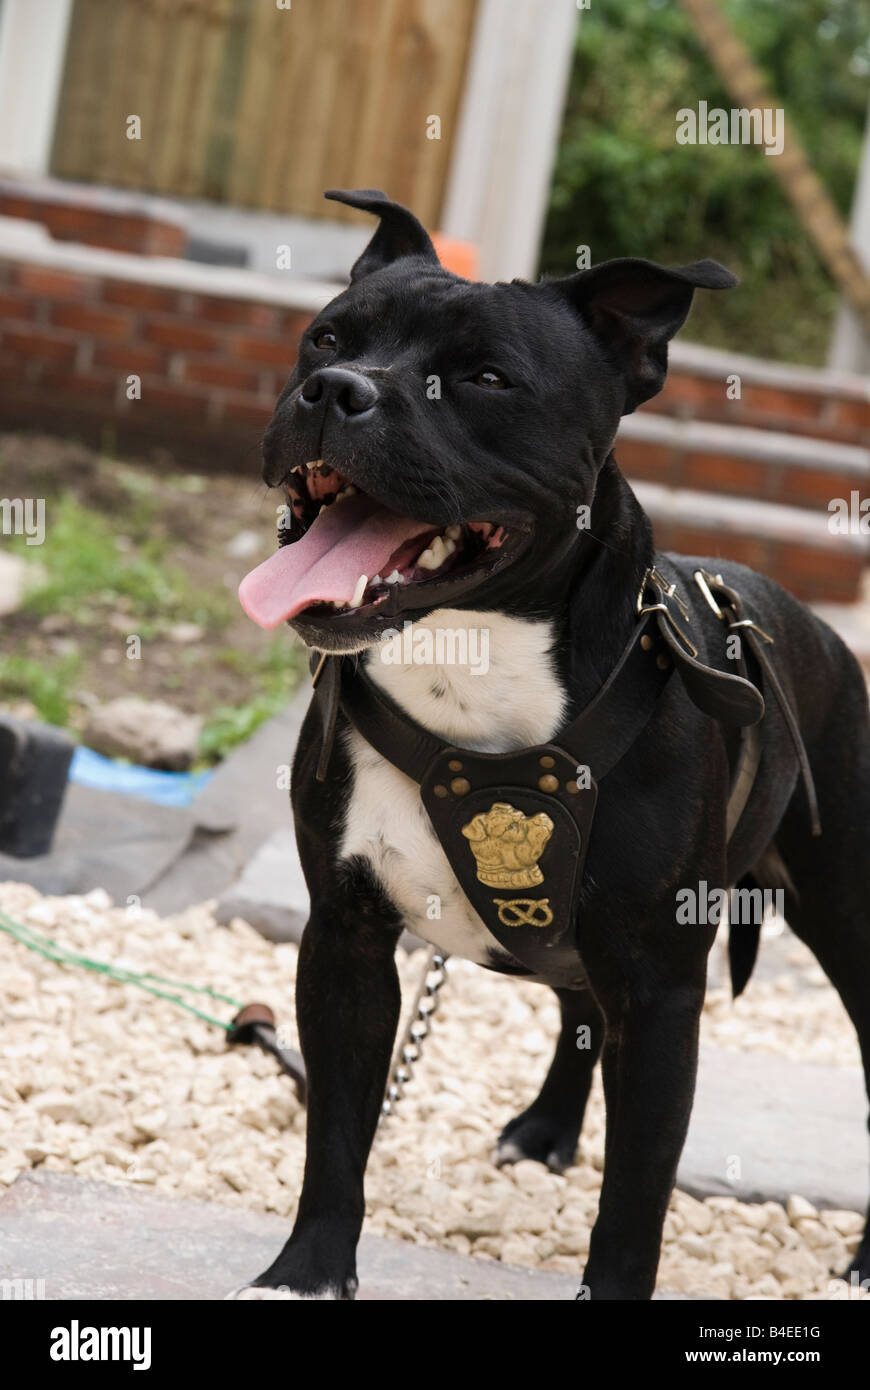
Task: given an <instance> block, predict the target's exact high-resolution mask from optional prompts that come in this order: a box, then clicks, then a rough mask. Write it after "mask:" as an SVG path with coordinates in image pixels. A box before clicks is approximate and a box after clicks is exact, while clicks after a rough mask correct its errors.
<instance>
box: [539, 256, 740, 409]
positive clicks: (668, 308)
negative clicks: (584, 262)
mask: <svg viewBox="0 0 870 1390" xmlns="http://www.w3.org/2000/svg"><path fill="white" fill-rule="evenodd" d="M737 283H738V281H737V277H736V275H732V274H731V272H730V270H726V269H725V267H724V266H721V265H719V263H718V261H710V260H704V261H694V262H693V263H692V264H691V265H681V266H662V265H656V263H655V261H645V260H641V259H639V258H635V257H633V256H626V257H624V258H620V259H618V260H613V261H602V263H601V265H596V266H592V267H591V268H590V269H589V270H581V271H580V272H579V274H577V275H571V276H568V277H567V278H566V279H564V280H556V281H551V282H550V285H551V286H554V287H555V288H556V289H558V290H560V291H561V292H562V293H563V294H564V295H565V296H566V297H567V298H568V299H569V301H570V302H571V304H572V305H573V306H574V308H575V309H576V310H577V312H578V313H579V314H580V315H581V317H582V318H583V320H584V322H585V323H586V324H587V325H588V327H589V328H590V329H591V330H592V332H593V333H594V334H595V336H596V337H597V338H598V339H599V341H600V342H601V344H602V346H603V347H604V349H605V351H606V352H607V354H608V356H609V357H610V358H611V360H612V361H614V362H616V363H617V364H618V365H619V366H620V368H621V370H622V373H623V376H624V378H625V405H624V408H623V414H624V415H628V414H630V413H631V411H633V410H634V409H636V407H637V406H639V405H640V404H641V403H642V402H643V401H647V400H649V399H650V397H651V396H655V395H656V394H657V393H658V392H659V391H660V390H661V389H662V387H663V386H664V384H665V376H666V375H667V370H668V343H669V341H670V339H671V338H672V337H673V336H674V334H675V333H676V332H677V331H678V329H680V328H682V326H683V324H684V323H685V321H686V316H687V315H688V312H689V309H690V308H691V304H692V295H693V294H694V292H695V290H696V289H705V290H727V289H731V288H732V286H734V285H736V284H737Z"/></svg>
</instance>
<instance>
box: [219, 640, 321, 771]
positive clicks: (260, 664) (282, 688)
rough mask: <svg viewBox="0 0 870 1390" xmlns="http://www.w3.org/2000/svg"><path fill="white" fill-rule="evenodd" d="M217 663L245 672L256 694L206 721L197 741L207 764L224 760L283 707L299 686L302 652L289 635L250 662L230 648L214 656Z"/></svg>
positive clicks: (273, 643) (220, 710)
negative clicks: (256, 659) (242, 703)
mask: <svg viewBox="0 0 870 1390" xmlns="http://www.w3.org/2000/svg"><path fill="white" fill-rule="evenodd" d="M217 660H218V661H219V662H221V663H222V664H223V665H225V666H228V667H229V669H230V670H232V671H239V670H244V671H245V672H246V674H247V675H249V677H250V679H251V683H252V685H253V686H255V688H256V690H257V694H256V695H255V696H254V698H253V699H252V700H249V701H248V702H247V704H244V705H223V706H221V707H220V708H219V709H216V710H214V711H213V713H212V714H211V715H210V716H209V718H208V719H207V720H206V723H205V725H204V726H203V730H202V733H201V734H200V740H199V752H200V756H201V757H202V759H203V760H204V761H205V762H207V763H212V762H217V761H218V759H220V758H224V757H226V755H227V753H229V752H231V751H232V749H233V748H235V747H237V746H238V744H240V743H244V742H245V740H246V739H248V738H250V737H251V734H253V733H254V732H255V731H256V730H257V729H258V728H259V726H260V725H261V724H262V723H264V722H265V720H267V719H271V717H272V715H273V714H277V713H278V711H279V710H280V709H282V708H283V706H284V705H286V703H287V701H288V699H289V697H290V695H291V694H292V692H293V690H294V689H295V688H296V686H297V685H298V684H299V680H300V677H301V675H302V671H303V666H304V652H303V651H302V649H301V647H298V646H295V645H293V644H292V643H291V641H290V640H289V634H284V633H282V634H281V635H280V636H279V637H273V638H272V640H271V642H270V643H269V645H268V646H267V647H266V648H265V650H264V651H263V653H262V655H261V656H260V658H259V660H258V661H256V662H254V663H252V662H251V658H250V655H244V654H243V653H241V652H239V651H237V650H236V649H235V648H233V647H226V648H224V649H223V650H222V651H219V652H218V653H217Z"/></svg>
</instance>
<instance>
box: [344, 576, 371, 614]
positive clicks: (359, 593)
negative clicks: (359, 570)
mask: <svg viewBox="0 0 870 1390" xmlns="http://www.w3.org/2000/svg"><path fill="white" fill-rule="evenodd" d="M368 582H369V580H368V575H366V574H361V575H360V577H359V579H358V580H357V581H356V588H355V589H354V591H353V598H352V599H351V601H350V604H349V605H348V606H349V607H350V608H359V606H360V604H361V603H362V601H363V594H364V593H365V591H366V588H367V586H368Z"/></svg>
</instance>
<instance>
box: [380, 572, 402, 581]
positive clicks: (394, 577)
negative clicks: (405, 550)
mask: <svg viewBox="0 0 870 1390" xmlns="http://www.w3.org/2000/svg"><path fill="white" fill-rule="evenodd" d="M401 582H402V576H401V575H400V574H399V571H398V570H393V573H392V574H388V575H387V577H386V579H385V580H384V583H385V584H401Z"/></svg>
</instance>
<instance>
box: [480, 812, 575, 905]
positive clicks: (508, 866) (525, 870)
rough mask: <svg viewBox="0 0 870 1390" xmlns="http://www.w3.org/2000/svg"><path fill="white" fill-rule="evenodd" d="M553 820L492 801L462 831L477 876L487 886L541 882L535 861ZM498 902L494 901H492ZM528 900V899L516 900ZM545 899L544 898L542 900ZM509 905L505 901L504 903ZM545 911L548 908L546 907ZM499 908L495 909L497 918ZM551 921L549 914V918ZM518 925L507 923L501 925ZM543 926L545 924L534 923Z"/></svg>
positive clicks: (524, 886) (514, 886) (523, 886)
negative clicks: (471, 855)
mask: <svg viewBox="0 0 870 1390" xmlns="http://www.w3.org/2000/svg"><path fill="white" fill-rule="evenodd" d="M553 829H554V827H553V822H552V821H551V820H550V817H549V816H548V815H547V814H546V813H545V812H544V811H539V812H538V813H537V815H535V816H524V815H523V813H522V811H518V810H517V809H516V807H515V806H511V805H510V803H509V802H507V801H496V802H494V803H493V804H492V806H490V808H489V810H488V811H485V812H481V813H480V814H478V815H476V816H475V817H474V818H473V819H472V820H470V821H469V822H468V824H467V825H463V827H462V833H463V835H464V836H465V838H466V840H468V842H469V845H470V847H471V852H472V854H473V855H474V858H475V860H476V862H477V877H478V878H479V879H480V882H481V883H485V884H486V886H487V888H513V889H516V888H534V887H536V886H537V884H539V883H543V881H544V875H543V874H542V873H541V870H540V869H539V868H538V860H539V859H540V857H541V855H542V854H543V852H544V848H545V846H546V844H547V841H548V840H549V838H550V836H551V835H552V833H553ZM496 901H498V900H496ZM516 901H517V902H523V903H525V902H529V901H533V900H529V899H517V900H516ZM543 901H544V902H546V899H543ZM507 905H509V904H507ZM547 911H548V912H549V908H548V909H547ZM501 913H502V909H501V908H499V918H500V919H501V920H502V921H504V918H502V916H501ZM550 921H552V917H551V918H550ZM509 925H519V923H507V922H505V926H509ZM536 925H541V926H544V925H546V924H545V923H543V922H541V923H536Z"/></svg>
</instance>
